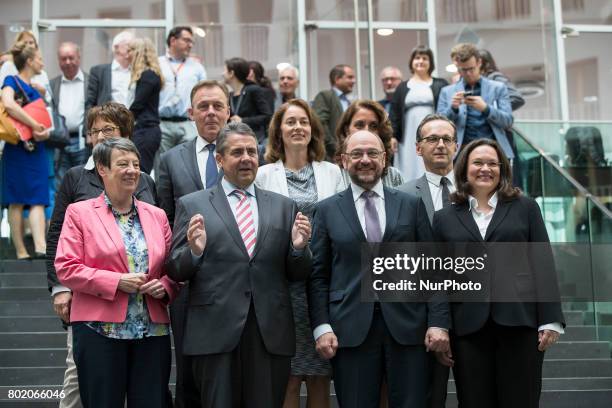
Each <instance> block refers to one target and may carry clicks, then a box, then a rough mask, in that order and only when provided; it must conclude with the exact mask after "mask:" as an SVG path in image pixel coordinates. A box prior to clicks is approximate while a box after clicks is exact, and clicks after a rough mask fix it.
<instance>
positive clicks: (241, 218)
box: [234, 190, 257, 258]
mask: <svg viewBox="0 0 612 408" xmlns="http://www.w3.org/2000/svg"><path fill="white" fill-rule="evenodd" d="M234 194H235V195H236V196H238V198H239V199H240V201H238V204H236V223H238V229H239V230H240V235H241V236H242V241H243V242H244V246H245V247H246V250H247V253H248V254H249V258H250V257H252V256H253V250H254V249H255V243H256V242H257V237H256V236H255V222H254V220H253V211H251V203H250V201H249V197H248V196H247V195H246V193H245V192H244V191H242V190H234Z"/></svg>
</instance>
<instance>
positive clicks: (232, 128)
mask: <svg viewBox="0 0 612 408" xmlns="http://www.w3.org/2000/svg"><path fill="white" fill-rule="evenodd" d="M235 133H236V134H239V135H248V136H253V139H255V143H256V144H257V136H255V132H253V129H251V127H250V126H249V125H247V124H246V123H242V122H230V123H228V124H227V125H225V126H224V127H223V129H221V131H220V132H219V135H218V136H217V148H216V150H217V153H219V154H225V150H226V149H227V139H228V137H229V136H230V135H232V134H235Z"/></svg>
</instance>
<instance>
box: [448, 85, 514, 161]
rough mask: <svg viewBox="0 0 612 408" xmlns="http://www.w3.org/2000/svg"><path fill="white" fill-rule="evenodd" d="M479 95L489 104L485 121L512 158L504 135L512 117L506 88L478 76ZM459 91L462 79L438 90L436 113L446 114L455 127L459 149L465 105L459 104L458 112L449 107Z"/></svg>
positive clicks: (461, 141)
mask: <svg viewBox="0 0 612 408" xmlns="http://www.w3.org/2000/svg"><path fill="white" fill-rule="evenodd" d="M480 80H481V82H480V95H481V97H482V99H484V101H485V102H486V103H487V105H488V106H489V109H490V112H489V116H488V117H487V122H488V123H489V125H490V126H491V129H492V130H493V134H494V135H495V140H497V142H498V143H499V145H500V146H501V148H502V150H503V151H504V153H505V154H506V156H507V157H508V158H509V159H512V158H514V152H513V151H512V147H511V145H510V141H509V140H508V136H507V135H506V131H507V130H510V128H511V127H512V123H513V121H514V118H513V117H512V106H511V105H510V98H509V96H508V88H507V87H506V85H504V84H502V83H501V82H497V81H491V80H489V79H486V78H485V77H483V76H481V77H480ZM459 91H465V87H464V82H463V79H460V80H459V81H458V82H457V83H455V84H452V85H448V86H445V87H444V88H442V91H440V97H439V99H438V113H440V114H442V115H444V116H446V117H447V118H449V119H450V120H452V121H453V122H455V126H456V127H457V144H458V145H459V149H458V150H457V151H459V150H460V149H461V144H462V143H463V135H464V134H465V125H466V121H467V106H466V105H464V104H461V105H460V106H459V112H457V113H456V112H455V111H454V110H453V108H452V107H451V102H452V99H453V95H455V93H457V92H459Z"/></svg>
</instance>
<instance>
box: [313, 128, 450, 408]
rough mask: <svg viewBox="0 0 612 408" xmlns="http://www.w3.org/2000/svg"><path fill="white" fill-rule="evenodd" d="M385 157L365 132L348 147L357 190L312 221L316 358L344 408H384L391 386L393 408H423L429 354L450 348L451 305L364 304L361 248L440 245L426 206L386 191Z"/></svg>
mask: <svg viewBox="0 0 612 408" xmlns="http://www.w3.org/2000/svg"><path fill="white" fill-rule="evenodd" d="M384 150H385V149H384V146H383V143H382V141H381V139H380V138H379V137H378V136H377V135H375V134H373V133H371V132H369V131H366V130H362V131H358V132H355V133H353V134H352V135H350V136H349V137H348V138H347V139H346V141H345V144H344V149H343V151H344V153H343V154H342V162H343V166H344V168H345V169H347V171H348V173H349V175H350V178H351V182H350V186H349V188H348V189H346V190H345V191H343V192H341V193H338V194H336V195H334V196H332V197H330V198H328V199H326V200H324V201H321V202H320V203H319V204H318V206H317V210H316V212H315V216H314V221H313V226H314V229H313V234H312V252H313V271H312V273H311V276H310V281H309V282H310V283H309V293H308V295H309V297H308V300H309V302H308V303H309V307H310V320H311V325H312V328H313V335H314V338H315V340H316V349H317V352H318V353H319V354H320V355H321V356H322V357H323V358H326V359H331V364H332V366H333V369H334V386H335V389H336V395H337V397H338V402H339V405H340V406H343V407H356V406H360V407H371V408H375V407H376V408H378V407H379V404H380V389H381V383H382V381H383V378H386V382H387V385H388V390H389V392H388V396H389V406H391V407H409V408H417V407H418V408H422V407H424V406H425V402H426V393H427V388H428V380H427V375H426V374H427V370H428V361H427V360H428V357H427V353H426V350H429V351H439V352H446V351H448V348H449V338H448V328H449V324H450V317H449V313H448V304H447V303H445V302H442V301H435V300H432V301H431V302H429V303H427V304H425V303H419V302H393V303H391V302H389V303H383V302H378V301H377V302H363V301H362V300H361V291H362V288H361V270H362V268H361V248H362V245H361V244H362V243H389V242H430V241H431V240H432V239H433V237H432V233H431V227H430V225H429V222H428V220H427V213H426V210H425V206H424V205H423V203H422V201H421V200H420V199H418V198H417V197H415V196H414V195H411V194H406V193H404V192H401V191H398V190H395V189H389V188H386V187H383V184H382V181H381V177H382V174H383V169H384V168H385V165H386V163H387V160H388V158H387V157H386V155H385V151H384Z"/></svg>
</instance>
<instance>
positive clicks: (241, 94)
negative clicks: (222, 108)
mask: <svg viewBox="0 0 612 408" xmlns="http://www.w3.org/2000/svg"><path fill="white" fill-rule="evenodd" d="M244 94H245V92H244V88H243V89H242V92H240V96H239V97H238V102H236V105H235V106H234V97H233V96H232V97H231V98H230V107H231V108H232V115H237V114H238V111H239V110H240V105H242V98H243V97H244Z"/></svg>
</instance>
